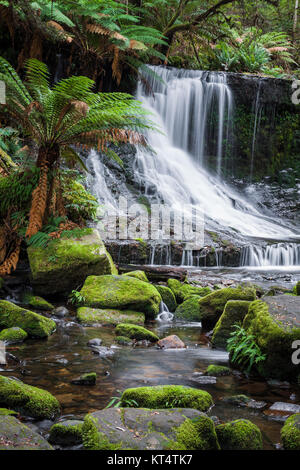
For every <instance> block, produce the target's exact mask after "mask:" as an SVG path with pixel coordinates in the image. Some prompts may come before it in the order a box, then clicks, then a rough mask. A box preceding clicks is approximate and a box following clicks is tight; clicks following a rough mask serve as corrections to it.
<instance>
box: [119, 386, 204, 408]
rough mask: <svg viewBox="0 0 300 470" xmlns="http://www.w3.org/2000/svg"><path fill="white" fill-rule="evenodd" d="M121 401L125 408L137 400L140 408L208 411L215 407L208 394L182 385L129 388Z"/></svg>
mask: <svg viewBox="0 0 300 470" xmlns="http://www.w3.org/2000/svg"><path fill="white" fill-rule="evenodd" d="M121 400H122V403H123V404H124V405H125V406H126V401H127V400H135V401H136V402H137V403H138V407H142V408H157V409H163V408H176V407H181V408H195V409H196V410H199V411H207V410H208V409H209V408H210V407H211V406H212V405H213V400H212V397H211V395H210V394H209V393H208V392H206V391H204V390H197V389H196V388H191V387H184V386H182V385H157V386H154V387H138V388H128V389H126V390H125V391H124V392H123V394H122V397H121Z"/></svg>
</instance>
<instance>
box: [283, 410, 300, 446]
mask: <svg viewBox="0 0 300 470" xmlns="http://www.w3.org/2000/svg"><path fill="white" fill-rule="evenodd" d="M280 434H281V440H282V443H283V447H284V449H285V450H300V413H297V414H295V415H292V416H290V417H289V418H288V419H287V420H286V422H285V423H284V426H283V428H282V429H281V433H280Z"/></svg>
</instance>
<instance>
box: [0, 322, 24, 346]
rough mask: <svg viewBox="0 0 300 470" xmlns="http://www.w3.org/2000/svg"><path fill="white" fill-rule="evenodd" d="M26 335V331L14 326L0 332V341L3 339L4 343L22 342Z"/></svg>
mask: <svg viewBox="0 0 300 470" xmlns="http://www.w3.org/2000/svg"><path fill="white" fill-rule="evenodd" d="M27 336H28V335H27V333H26V331H24V330H22V328H19V327H18V326H14V327H12V328H6V329H5V330H2V331H1V332H0V341H4V342H5V343H6V344H14V343H22V341H25V339H26V338H27Z"/></svg>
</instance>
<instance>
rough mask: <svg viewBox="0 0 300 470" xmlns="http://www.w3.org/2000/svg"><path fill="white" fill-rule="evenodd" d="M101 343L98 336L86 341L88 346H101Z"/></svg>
mask: <svg viewBox="0 0 300 470" xmlns="http://www.w3.org/2000/svg"><path fill="white" fill-rule="evenodd" d="M101 344H102V339H100V338H93V339H90V340H89V341H88V343H87V345H88V346H91V347H94V346H101Z"/></svg>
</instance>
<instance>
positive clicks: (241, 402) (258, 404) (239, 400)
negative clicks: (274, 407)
mask: <svg viewBox="0 0 300 470" xmlns="http://www.w3.org/2000/svg"><path fill="white" fill-rule="evenodd" d="M221 401H222V403H226V404H227V405H232V406H238V407H242V408H251V409H254V410H261V409H262V408H265V407H266V406H267V403H266V402H264V401H257V400H253V399H252V398H249V397H247V395H232V396H230V397H223V398H221Z"/></svg>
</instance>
